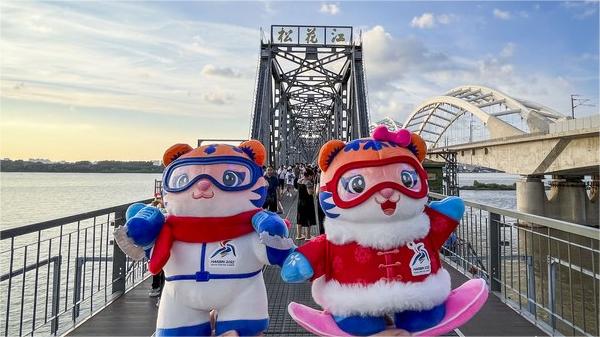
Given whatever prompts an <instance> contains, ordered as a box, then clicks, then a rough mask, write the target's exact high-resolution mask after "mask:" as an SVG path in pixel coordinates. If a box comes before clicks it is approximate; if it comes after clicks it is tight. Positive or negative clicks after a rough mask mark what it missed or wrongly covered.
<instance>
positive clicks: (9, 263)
mask: <svg viewBox="0 0 600 337" xmlns="http://www.w3.org/2000/svg"><path fill="white" fill-rule="evenodd" d="M151 200H152V199H149V200H142V201H140V202H144V203H148V202H150V201H151ZM129 205H130V204H125V205H120V206H115V207H110V208H105V209H101V210H97V211H92V212H87V213H82V214H78V215H73V216H68V217H65V218H61V219H56V220H51V221H45V222H40V223H36V224H31V225H27V226H22V227H17V228H11V229H6V230H3V231H1V232H0V294H2V298H1V301H0V303H1V305H2V306H4V307H0V323H1V324H2V326H1V327H0V334H1V335H3V336H17V335H18V336H22V335H32V336H33V335H46V336H47V335H57V334H58V335H60V334H62V333H64V332H65V331H67V330H69V329H70V328H72V327H73V326H75V325H76V324H78V323H79V322H81V321H82V320H83V319H85V318H87V317H89V316H91V315H92V314H93V313H94V312H97V311H98V310H100V309H102V308H104V307H105V306H106V305H107V304H108V303H110V302H111V301H112V300H114V299H115V298H116V297H118V296H119V295H121V294H123V293H124V292H125V291H126V290H127V289H129V288H131V287H133V286H134V285H136V284H137V283H139V282H141V281H142V280H143V279H144V278H145V277H146V276H147V275H148V273H147V270H146V264H145V263H139V262H134V261H132V260H130V259H129V258H127V257H126V256H125V254H123V252H122V251H121V250H120V249H119V248H118V246H117V245H114V244H113V240H112V232H113V230H112V228H113V227H114V226H115V225H117V226H119V225H122V224H123V222H124V218H125V211H126V210H127V207H128V206H129Z"/></svg>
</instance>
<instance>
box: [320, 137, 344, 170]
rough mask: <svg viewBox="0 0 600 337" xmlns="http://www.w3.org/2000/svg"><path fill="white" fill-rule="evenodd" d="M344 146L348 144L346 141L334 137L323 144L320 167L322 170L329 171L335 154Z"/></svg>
mask: <svg viewBox="0 0 600 337" xmlns="http://www.w3.org/2000/svg"><path fill="white" fill-rule="evenodd" d="M344 146H346V143H344V142H342V141H341V140H339V139H333V140H330V141H328V142H327V143H325V144H323V146H322V147H321V150H320V151H319V168H321V171H323V172H325V171H327V169H328V168H329V165H330V164H331V162H332V161H333V158H334V157H335V155H336V154H338V152H340V150H341V149H343V148H344Z"/></svg>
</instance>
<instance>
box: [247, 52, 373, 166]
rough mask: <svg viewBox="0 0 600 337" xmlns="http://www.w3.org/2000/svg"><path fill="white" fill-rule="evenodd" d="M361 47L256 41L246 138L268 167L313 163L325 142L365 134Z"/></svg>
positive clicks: (366, 121) (364, 95)
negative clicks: (258, 147) (258, 145)
mask: <svg viewBox="0 0 600 337" xmlns="http://www.w3.org/2000/svg"><path fill="white" fill-rule="evenodd" d="M366 95H367V90H366V79H365V74H364V65H363V58H362V46H361V45H360V44H356V43H354V42H352V41H350V42H349V43H347V44H345V45H344V44H343V45H335V46H331V45H328V44H326V43H323V44H320V45H319V44H315V45H307V44H300V43H299V42H298V44H293V43H291V44H290V43H287V44H284V43H281V41H280V42H274V41H270V42H268V43H261V51H260V63H259V68H258V74H257V83H256V98H255V104H254V112H253V118H252V129H251V136H252V138H254V139H258V140H260V141H261V142H262V143H263V144H264V145H265V148H266V149H267V159H268V164H269V165H273V166H278V165H280V164H293V163H295V162H298V161H309V162H311V161H315V160H316V156H317V154H318V150H319V148H320V147H321V145H323V144H324V143H325V142H326V141H328V140H330V139H342V140H345V141H347V140H350V139H354V138H359V137H366V136H368V134H369V113H368V106H367V99H366Z"/></svg>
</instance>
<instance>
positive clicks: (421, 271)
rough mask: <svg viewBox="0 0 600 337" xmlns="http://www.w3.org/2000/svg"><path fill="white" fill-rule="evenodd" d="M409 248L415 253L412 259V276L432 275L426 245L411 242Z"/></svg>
mask: <svg viewBox="0 0 600 337" xmlns="http://www.w3.org/2000/svg"><path fill="white" fill-rule="evenodd" d="M408 248H410V249H412V251H413V252H414V255H413V257H412V258H411V259H410V271H411V273H412V275H413V276H419V275H427V274H430V273H431V260H430V259H429V253H428V252H427V249H425V244H424V243H422V242H419V243H414V242H410V243H409V244H408Z"/></svg>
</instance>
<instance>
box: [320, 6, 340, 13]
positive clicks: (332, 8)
mask: <svg viewBox="0 0 600 337" xmlns="http://www.w3.org/2000/svg"><path fill="white" fill-rule="evenodd" d="M340 10H341V9H340V5H339V4H333V3H329V4H328V3H322V4H321V8H320V9H319V12H321V13H325V14H329V15H337V14H338V13H339V12H340Z"/></svg>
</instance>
